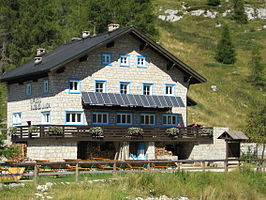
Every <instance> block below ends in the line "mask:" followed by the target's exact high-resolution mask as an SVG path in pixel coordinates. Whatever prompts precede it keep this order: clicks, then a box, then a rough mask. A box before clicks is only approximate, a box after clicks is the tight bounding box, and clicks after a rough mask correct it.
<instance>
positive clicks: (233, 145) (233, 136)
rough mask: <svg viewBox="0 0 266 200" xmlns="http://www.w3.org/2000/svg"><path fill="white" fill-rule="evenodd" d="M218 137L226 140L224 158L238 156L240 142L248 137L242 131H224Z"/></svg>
mask: <svg viewBox="0 0 266 200" xmlns="http://www.w3.org/2000/svg"><path fill="white" fill-rule="evenodd" d="M218 139H224V140H225V142H226V159H227V158H229V157H237V158H239V157H240V143H241V142H242V141H245V140H248V139H249V138H248V137H247V136H246V135H245V134H244V133H243V132H242V131H225V132H223V133H222V134H221V135H220V136H219V137H218Z"/></svg>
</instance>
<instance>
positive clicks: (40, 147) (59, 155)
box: [27, 141, 77, 161]
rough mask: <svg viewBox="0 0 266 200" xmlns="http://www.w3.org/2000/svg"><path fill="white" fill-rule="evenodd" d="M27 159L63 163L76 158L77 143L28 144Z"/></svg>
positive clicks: (50, 142)
mask: <svg viewBox="0 0 266 200" xmlns="http://www.w3.org/2000/svg"><path fill="white" fill-rule="evenodd" d="M27 157H28V158H30V159H32V160H35V159H36V160H50V161H64V159H65V158H67V159H76V158H77V142H60V141H54V142H52V141H49V142H33V141H31V142H28V145H27Z"/></svg>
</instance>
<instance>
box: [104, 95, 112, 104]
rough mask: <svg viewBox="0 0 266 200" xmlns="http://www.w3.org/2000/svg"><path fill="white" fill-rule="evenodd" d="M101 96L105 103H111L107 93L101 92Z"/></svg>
mask: <svg viewBox="0 0 266 200" xmlns="http://www.w3.org/2000/svg"><path fill="white" fill-rule="evenodd" d="M102 97H103V100H104V103H105V104H106V105H110V104H111V105H112V101H111V100H110V98H109V95H108V93H102Z"/></svg>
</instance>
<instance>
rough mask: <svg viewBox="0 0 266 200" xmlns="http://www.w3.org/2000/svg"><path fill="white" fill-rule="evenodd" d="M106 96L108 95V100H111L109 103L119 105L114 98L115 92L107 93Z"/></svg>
mask: <svg viewBox="0 0 266 200" xmlns="http://www.w3.org/2000/svg"><path fill="white" fill-rule="evenodd" d="M108 96H109V98H110V100H111V104H112V105H119V103H118V102H117V100H116V97H115V94H113V93H108Z"/></svg>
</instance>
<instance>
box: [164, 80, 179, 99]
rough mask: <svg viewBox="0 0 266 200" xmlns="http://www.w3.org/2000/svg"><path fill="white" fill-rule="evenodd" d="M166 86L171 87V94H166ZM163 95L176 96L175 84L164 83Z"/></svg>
mask: <svg viewBox="0 0 266 200" xmlns="http://www.w3.org/2000/svg"><path fill="white" fill-rule="evenodd" d="M167 87H172V93H173V94H166V93H167ZM164 95H165V96H173V97H175V96H176V84H169V83H166V84H164Z"/></svg>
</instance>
